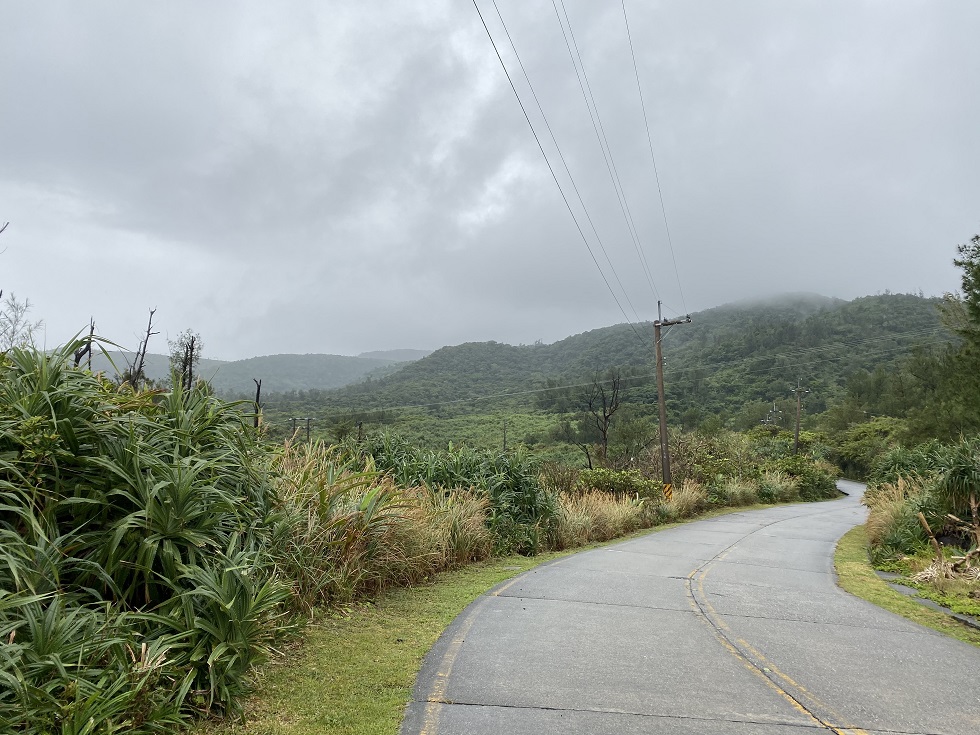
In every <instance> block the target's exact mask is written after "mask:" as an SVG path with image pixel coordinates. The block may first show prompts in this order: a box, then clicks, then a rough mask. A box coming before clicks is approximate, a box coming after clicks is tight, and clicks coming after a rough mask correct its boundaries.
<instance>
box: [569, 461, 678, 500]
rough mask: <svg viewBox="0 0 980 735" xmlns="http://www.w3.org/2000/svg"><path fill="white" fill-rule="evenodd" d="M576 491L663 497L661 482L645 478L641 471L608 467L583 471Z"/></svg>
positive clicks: (654, 497) (651, 497)
mask: <svg viewBox="0 0 980 735" xmlns="http://www.w3.org/2000/svg"><path fill="white" fill-rule="evenodd" d="M576 489H578V490H579V491H588V490H598V491H600V492H605V493H611V494H613V495H632V496H634V497H640V498H650V499H659V498H662V497H663V488H662V487H661V484H660V482H659V481H657V480H651V479H648V478H646V477H644V476H643V475H642V474H640V471H639V470H611V469H608V468H606V467H597V468H596V469H592V470H581V471H580V472H579V473H578V484H577V485H576Z"/></svg>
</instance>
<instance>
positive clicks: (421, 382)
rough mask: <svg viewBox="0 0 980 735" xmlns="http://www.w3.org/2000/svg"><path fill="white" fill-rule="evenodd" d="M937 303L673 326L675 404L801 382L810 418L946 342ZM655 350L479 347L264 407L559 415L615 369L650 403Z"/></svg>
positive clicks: (741, 309)
mask: <svg viewBox="0 0 980 735" xmlns="http://www.w3.org/2000/svg"><path fill="white" fill-rule="evenodd" d="M935 304H936V300H935V299H927V298H921V297H919V296H914V295H906V294H881V295H877V296H867V297H863V298H859V299H855V300H853V301H841V300H838V299H830V298H826V297H822V296H818V295H814V294H791V295H787V296H783V297H779V298H775V299H768V300H764V301H752V302H742V303H736V304H728V305H726V306H722V307H718V308H715V309H709V310H706V311H702V312H699V313H696V314H693V315H692V317H693V322H692V323H691V324H685V325H682V326H676V327H672V328H670V329H669V330H667V332H666V334H665V337H664V352H665V361H666V376H667V395H668V406H669V408H670V411H671V413H672V414H673V415H674V416H675V417H678V416H686V417H687V420H690V421H697V420H698V419H699V417H703V416H705V415H709V414H722V415H733V414H737V413H739V412H746V411H748V412H749V413H752V412H753V411H754V412H759V411H762V410H763V407H764V406H766V405H769V403H770V402H771V401H773V400H783V401H785V400H786V399H787V398H788V396H789V391H790V389H791V388H793V387H795V386H796V385H797V381H801V382H802V384H803V385H804V386H805V387H807V388H809V389H810V391H811V393H810V394H809V396H808V399H807V400H808V405H809V407H810V410H811V411H821V410H824V409H825V408H826V406H827V405H828V403H829V402H832V401H834V400H836V399H838V398H839V397H840V396H841V395H842V394H843V392H844V386H845V384H846V381H847V378H848V376H849V375H851V374H852V373H855V372H859V371H862V370H867V371H872V370H874V369H875V368H876V367H877V366H880V365H885V366H887V365H891V364H894V363H895V361H896V360H899V359H902V358H903V357H904V356H905V355H907V354H908V353H909V351H910V350H911V348H912V347H913V346H914V345H916V344H920V343H934V342H936V341H938V340H945V339H948V336H947V335H946V333H945V331H944V330H943V329H942V328H941V325H940V322H939V318H938V313H937V310H936V308H935ZM653 353H654V351H653V325H652V324H650V323H643V324H639V325H635V326H630V325H628V324H620V325H616V326H612V327H606V328H603V329H595V330H592V331H589V332H584V333H582V334H578V335H574V336H572V337H568V338H567V339H563V340H561V341H559V342H555V343H553V344H549V345H533V346H520V347H514V346H512V345H506V344H500V343H498V342H471V343H466V344H462V345H457V346H454V347H443V348H442V349H440V350H436V351H435V352H433V353H432V354H430V355H429V356H428V357H425V358H424V359H421V360H418V361H417V362H413V363H409V364H406V365H405V366H404V367H402V368H401V369H399V370H398V371H397V372H395V373H394V374H392V375H387V376H384V377H380V378H377V377H374V376H371V377H369V378H368V379H366V380H365V381H363V382H360V383H356V384H352V385H348V386H346V387H344V388H342V389H340V390H336V391H331V392H323V393H320V392H316V393H312V394H311V393H306V394H298V393H297V394H287V395H279V396H271V395H270V398H269V402H268V404H267V408H266V410H267V412H269V414H270V415H274V414H276V413H279V412H281V413H282V414H283V415H285V414H291V415H315V416H319V417H321V419H322V420H323V421H329V420H330V417H331V416H336V415H338V414H342V413H344V412H354V413H357V412H363V411H369V410H382V411H385V412H386V413H387V414H388V415H390V413H391V411H394V410H400V409H402V408H403V407H407V406H425V407H427V408H428V410H430V412H431V411H438V412H439V415H443V416H448V415H453V414H459V413H466V412H470V413H479V412H489V411H494V410H505V409H506V410H534V409H540V410H545V411H561V410H568V409H569V408H570V407H572V406H575V405H578V404H580V403H581V393H582V389H581V388H567V389H565V388H561V386H565V385H577V384H581V383H583V382H588V381H589V380H591V378H592V376H593V375H594V374H595V373H596V371H599V372H605V371H606V370H608V369H610V368H617V369H620V370H621V371H622V373H623V374H624V375H626V376H629V380H627V382H626V384H627V386H628V390H627V393H626V400H628V401H630V402H633V403H634V404H638V405H640V406H642V405H649V406H652V405H654V404H655V402H656V386H655V382H654V380H653V374H654V369H655V366H654V357H653ZM547 388H550V389H549V390H544V389H547ZM263 390H265V384H263ZM474 399H482V400H474ZM300 412H302V413H300ZM447 412H448V413H447Z"/></svg>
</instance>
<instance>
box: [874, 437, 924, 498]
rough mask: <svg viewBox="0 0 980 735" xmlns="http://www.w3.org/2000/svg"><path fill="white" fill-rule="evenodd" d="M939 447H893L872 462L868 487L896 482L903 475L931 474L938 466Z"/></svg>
mask: <svg viewBox="0 0 980 735" xmlns="http://www.w3.org/2000/svg"><path fill="white" fill-rule="evenodd" d="M937 449H938V447H935V446H930V445H924V446H921V447H916V448H914V449H908V448H906V447H902V446H895V447H891V448H890V449H888V450H887V451H885V452H884V453H882V454H880V455H879V456H878V457H877V459H875V460H874V462H872V464H871V470H870V472H869V473H868V487H869V488H874V487H876V486H878V485H882V484H885V483H891V484H894V483H896V482H898V480H899V478H901V477H905V478H912V477H928V476H930V475H931V474H933V473H934V472H935V470H936V468H937V457H936V451H937Z"/></svg>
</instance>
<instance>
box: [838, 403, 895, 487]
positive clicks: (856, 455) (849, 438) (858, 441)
mask: <svg viewBox="0 0 980 735" xmlns="http://www.w3.org/2000/svg"><path fill="white" fill-rule="evenodd" d="M902 431H903V424H902V422H901V421H899V420H898V419H895V418H891V417H887V416H879V417H877V418H874V419H872V420H871V421H867V422H862V423H859V424H854V425H853V426H851V427H849V428H847V429H845V430H843V431H841V432H839V433H837V434H835V439H836V441H835V447H834V459H835V460H836V462H837V464H838V465H839V466H840V468H841V470H842V471H843V472H844V475H845V476H846V477H851V478H854V479H864V478H865V477H867V476H868V473H869V472H871V468H872V466H873V465H874V464H875V463H876V462H877V460H878V458H879V457H880V456H881V455H882V454H884V453H885V452H887V451H888V450H889V448H891V447H894V446H895V445H896V443H897V441H898V436H899V434H900V433H901V432H902Z"/></svg>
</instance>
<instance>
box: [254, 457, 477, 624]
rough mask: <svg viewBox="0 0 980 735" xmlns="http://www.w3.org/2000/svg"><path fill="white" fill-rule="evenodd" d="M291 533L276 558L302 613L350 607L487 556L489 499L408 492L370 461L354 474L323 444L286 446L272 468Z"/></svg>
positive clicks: (276, 551)
mask: <svg viewBox="0 0 980 735" xmlns="http://www.w3.org/2000/svg"><path fill="white" fill-rule="evenodd" d="M273 469H274V473H273V474H274V477H275V478H276V482H277V485H278V490H279V497H280V502H281V512H282V513H283V514H284V516H285V517H286V518H287V519H288V522H287V524H286V528H287V531H286V532H285V533H283V534H282V535H281V536H280V537H279V538H277V540H276V543H275V545H274V552H273V556H274V559H275V561H276V564H277V565H278V567H279V568H280V569H281V571H282V576H283V577H284V578H287V579H289V580H291V582H292V591H293V594H294V598H295V600H296V602H297V604H298V606H299V607H301V608H304V609H308V610H309V609H312V608H313V607H314V606H316V605H320V604H342V603H347V602H350V601H352V600H354V599H355V598H358V597H363V596H365V595H368V594H370V593H373V592H377V591H378V590H380V589H382V588H383V587H386V586H389V585H394V584H412V583H415V582H418V581H420V580H423V579H426V578H428V577H430V576H431V575H432V574H434V573H436V572H438V571H442V570H445V569H451V568H455V567H457V566H460V565H462V564H465V563H468V562H472V561H477V560H479V559H483V558H486V557H487V556H488V555H489V553H490V551H491V548H492V542H491V534H490V531H489V529H488V527H487V507H488V500H487V499H486V498H485V497H480V496H478V495H476V494H475V493H472V492H470V491H467V490H449V491H445V490H438V489H429V488H427V487H425V486H424V485H423V486H416V487H409V488H404V487H400V486H398V485H396V484H395V481H394V479H393V478H392V476H391V475H390V474H386V473H382V472H380V471H378V470H376V469H375V468H374V466H373V460H372V459H370V458H368V459H367V461H366V462H364V461H362V462H359V463H357V464H356V466H354V467H352V466H351V465H350V464H344V463H342V462H341V461H340V460H338V455H337V452H336V451H335V449H333V448H330V447H327V446H326V445H324V444H322V443H320V442H314V443H310V444H302V443H295V444H294V443H288V444H286V445H285V446H284V447H283V448H282V449H281V450H279V451H278V453H277V454H276V457H275V459H274V464H273Z"/></svg>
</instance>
